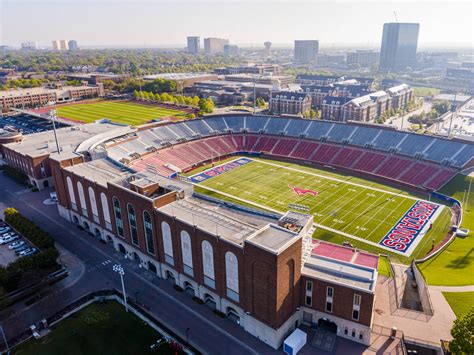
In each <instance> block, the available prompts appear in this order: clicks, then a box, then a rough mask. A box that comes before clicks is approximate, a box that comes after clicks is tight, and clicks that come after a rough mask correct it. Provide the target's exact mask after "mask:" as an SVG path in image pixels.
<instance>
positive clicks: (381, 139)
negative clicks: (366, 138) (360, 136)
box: [374, 130, 406, 150]
mask: <svg viewBox="0 0 474 355" xmlns="http://www.w3.org/2000/svg"><path fill="white" fill-rule="evenodd" d="M405 135H406V133H403V132H397V131H388V130H383V131H382V133H380V135H379V136H378V137H377V139H376V140H375V142H374V144H375V148H377V149H381V150H389V149H390V148H391V147H396V146H397V145H398V143H400V141H401V140H402V139H403V137H404V136H405Z"/></svg>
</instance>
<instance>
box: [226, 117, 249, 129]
mask: <svg viewBox="0 0 474 355" xmlns="http://www.w3.org/2000/svg"><path fill="white" fill-rule="evenodd" d="M224 120H225V121H226V122H227V126H229V128H230V129H231V130H232V131H234V132H240V131H241V130H242V128H244V121H245V116H230V117H225V118H224Z"/></svg>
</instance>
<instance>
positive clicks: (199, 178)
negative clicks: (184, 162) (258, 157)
mask: <svg viewBox="0 0 474 355" xmlns="http://www.w3.org/2000/svg"><path fill="white" fill-rule="evenodd" d="M250 162H252V159H249V158H239V159H235V160H232V161H231V162H228V163H225V164H222V165H219V166H216V167H214V168H210V169H207V170H205V171H203V172H202V173H198V174H196V175H193V176H191V177H190V179H191V181H192V182H193V183H195V184H198V183H200V182H203V181H206V180H207V179H210V178H212V177H214V176H217V175H221V174H223V173H225V172H227V171H230V170H234V169H236V168H238V167H241V166H242V165H245V164H248V163H250Z"/></svg>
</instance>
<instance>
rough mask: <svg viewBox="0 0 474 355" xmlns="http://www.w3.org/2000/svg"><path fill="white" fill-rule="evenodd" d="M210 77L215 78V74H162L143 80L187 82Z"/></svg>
mask: <svg viewBox="0 0 474 355" xmlns="http://www.w3.org/2000/svg"><path fill="white" fill-rule="evenodd" d="M210 76H212V77H217V75H216V74H209V73H162V74H152V75H145V76H144V77H143V79H145V80H154V79H165V80H187V79H199V78H206V77H210Z"/></svg>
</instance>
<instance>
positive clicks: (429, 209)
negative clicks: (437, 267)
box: [379, 201, 440, 254]
mask: <svg viewBox="0 0 474 355" xmlns="http://www.w3.org/2000/svg"><path fill="white" fill-rule="evenodd" d="M439 207H440V206H439V205H438V204H436V203H431V202H428V201H416V202H415V203H414V205H413V206H411V208H410V209H409V210H408V211H407V212H406V213H405V215H403V217H402V218H401V219H400V220H399V221H398V222H397V223H396V224H395V225H394V226H393V227H392V229H391V230H390V231H389V232H388V233H387V234H386V235H385V236H384V237H383V238H382V240H381V241H380V242H379V244H380V245H382V246H384V247H386V248H389V249H392V250H394V251H396V252H399V253H403V254H405V253H407V251H408V250H409V249H410V246H411V245H412V244H413V243H414V242H415V240H416V239H417V237H418V236H419V235H420V234H421V233H422V232H423V231H424V230H425V228H426V227H429V228H431V223H430V220H431V218H432V217H433V215H434V214H435V212H436V211H437V210H438V208H439ZM416 244H417V243H416Z"/></svg>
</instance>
